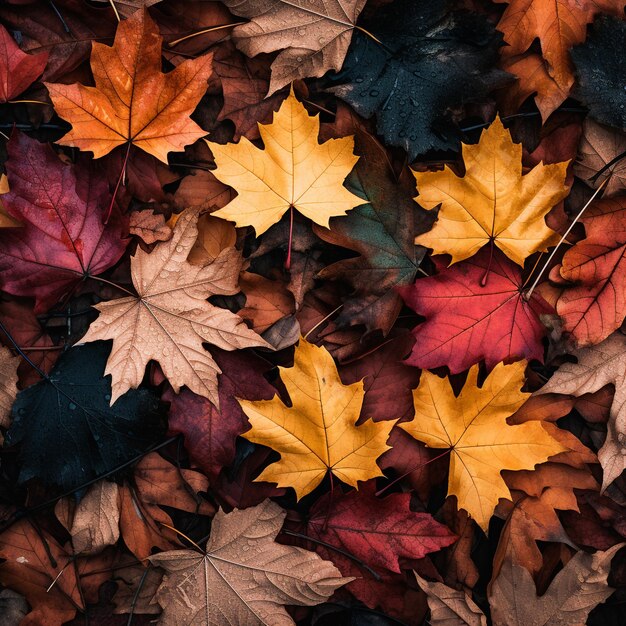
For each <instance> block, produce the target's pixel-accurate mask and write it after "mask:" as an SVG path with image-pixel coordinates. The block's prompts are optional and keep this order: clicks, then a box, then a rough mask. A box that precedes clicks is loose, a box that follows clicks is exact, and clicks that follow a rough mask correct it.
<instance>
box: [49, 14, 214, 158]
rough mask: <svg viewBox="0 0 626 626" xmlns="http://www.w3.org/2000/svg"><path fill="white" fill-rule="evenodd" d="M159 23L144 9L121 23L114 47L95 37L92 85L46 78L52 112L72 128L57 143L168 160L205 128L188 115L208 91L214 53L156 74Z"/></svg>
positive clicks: (158, 67) (98, 154) (98, 152)
mask: <svg viewBox="0 0 626 626" xmlns="http://www.w3.org/2000/svg"><path fill="white" fill-rule="evenodd" d="M162 39H163V38H162V37H161V36H160V35H159V30H158V27H157V25H156V24H155V23H154V21H153V20H152V18H151V17H150V14H149V13H148V12H147V11H146V10H145V9H143V10H141V11H137V12H136V13H134V14H133V15H132V16H131V17H129V18H128V19H126V20H123V21H122V22H120V24H119V26H118V27H117V32H116V33H115V41H114V43H113V46H112V47H111V46H107V45H105V44H101V43H97V42H93V44H92V48H91V69H92V71H93V75H94V80H95V83H96V86H95V87H89V86H86V85H81V84H79V83H75V84H73V85H63V84H57V83H45V85H46V87H47V88H48V91H49V92H50V97H51V98H52V103H53V104H54V108H55V110H56V112H57V113H58V114H59V116H60V117H62V118H63V119H64V120H67V121H68V122H69V123H70V124H71V125H72V130H70V132H69V133H67V134H66V135H65V136H64V137H63V138H62V139H61V140H60V143H63V144H65V145H67V146H74V147H76V148H79V149H80V150H90V151H91V152H93V154H94V157H95V158H99V157H101V156H104V155H105V154H108V153H109V152H110V151H111V150H113V149H114V148H115V147H117V146H121V145H128V147H129V149H130V145H131V144H132V145H134V146H138V147H139V148H141V149H142V150H145V151H146V152H147V153H148V154H151V155H153V156H155V157H156V158H157V159H160V160H161V161H163V162H164V163H167V154H168V152H171V151H179V150H182V149H183V148H184V146H186V145H188V144H191V143H193V142H194V141H196V139H199V138H200V137H202V136H203V135H206V132H205V131H204V130H202V128H200V126H198V124H196V123H195V122H194V121H193V120H192V119H191V118H190V117H189V115H190V114H191V113H193V110H194V109H195V108H196V106H197V104H198V102H200V98H202V96H203V95H204V93H205V91H206V88H207V78H208V77H209V76H210V75H211V72H212V71H213V70H212V67H213V65H212V62H213V55H212V54H205V55H204V56H201V57H198V58H197V59H188V60H185V61H183V62H182V63H181V64H180V65H178V67H176V69H174V70H172V71H171V72H168V73H167V74H163V73H162V72H161V42H162Z"/></svg>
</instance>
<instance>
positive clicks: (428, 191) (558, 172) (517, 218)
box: [414, 117, 569, 265]
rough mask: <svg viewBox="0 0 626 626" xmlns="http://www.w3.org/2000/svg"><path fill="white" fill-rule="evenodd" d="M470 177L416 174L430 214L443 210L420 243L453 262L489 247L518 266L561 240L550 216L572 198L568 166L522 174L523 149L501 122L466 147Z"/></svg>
mask: <svg viewBox="0 0 626 626" xmlns="http://www.w3.org/2000/svg"><path fill="white" fill-rule="evenodd" d="M462 152H463V162H464V164H465V175H464V176H457V175H456V174H455V173H454V172H453V171H452V169H450V167H448V166H445V168H444V170H443V171H440V172H414V174H415V179H416V180H417V190H418V193H419V196H418V197H417V198H416V199H415V200H416V201H417V202H418V203H419V204H420V206H422V207H424V208H425V209H433V208H435V207H436V206H439V205H441V209H440V210H439V213H438V215H437V221H436V222H435V225H434V227H433V229H432V230H431V231H430V232H428V233H425V234H423V235H419V236H418V237H416V238H415V243H419V244H421V245H423V246H427V247H428V248H432V249H433V253H434V254H449V255H450V256H451V257H452V261H451V264H452V263H457V262H458V261H463V260H464V259H467V258H469V257H471V256H473V255H474V254H476V252H478V250H480V248H482V247H483V246H484V245H486V244H488V243H489V244H491V245H496V246H497V247H498V248H500V249H501V250H502V251H503V252H504V253H505V254H506V255H507V256H508V257H509V258H510V259H512V260H513V261H515V263H517V264H518V265H523V264H524V260H525V259H526V258H527V257H528V256H530V255H531V254H533V253H534V252H545V251H546V250H547V249H548V246H550V245H553V244H555V243H556V240H558V235H557V233H555V232H554V231H553V230H552V229H551V228H549V227H548V226H547V225H546V223H545V220H544V217H545V215H546V214H547V213H548V211H550V209H551V208H552V207H553V206H555V205H556V204H557V203H558V202H560V201H561V200H563V198H565V196H566V195H567V194H568V191H569V186H568V185H566V184H565V176H566V170H567V163H555V164H552V165H543V164H542V163H540V164H538V165H536V166H535V167H534V168H533V169H532V170H531V171H530V172H528V173H527V174H525V175H522V146H521V144H516V143H513V140H512V138H511V133H510V132H509V131H508V130H507V129H506V128H504V126H503V125H502V122H501V121H500V118H499V117H496V119H495V120H494V121H493V123H492V124H491V125H490V126H489V127H488V128H487V129H485V130H484V131H483V132H482V134H481V136H480V141H479V142H478V144H475V145H468V144H463V148H462Z"/></svg>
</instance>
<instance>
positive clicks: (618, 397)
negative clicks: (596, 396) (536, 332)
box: [536, 332, 626, 490]
mask: <svg viewBox="0 0 626 626" xmlns="http://www.w3.org/2000/svg"><path fill="white" fill-rule="evenodd" d="M572 356H574V357H575V358H576V359H577V360H578V362H577V363H564V364H563V365H561V367H560V368H559V369H558V370H557V371H556V372H555V373H554V375H553V376H552V378H550V380H549V381H548V382H547V383H546V384H545V385H544V386H543V387H542V388H541V389H540V390H539V391H537V392H536V394H537V395H541V394H545V393H567V394H572V395H573V396H576V397H579V396H582V395H584V394H586V393H593V392H595V391H598V390H600V389H602V387H604V386H605V385H610V384H613V385H614V386H615V394H614V396H613V401H612V403H611V411H610V419H609V423H608V425H607V435H606V440H605V441H604V443H603V444H602V447H601V448H600V450H599V451H598V459H599V461H600V464H601V465H602V469H603V471H604V476H603V479H602V490H605V489H606V488H607V487H608V486H609V485H610V484H611V483H612V482H613V481H614V480H615V479H616V478H618V477H619V476H620V474H621V473H622V472H623V471H624V470H625V469H626V455H624V454H623V452H624V450H625V449H626V445H625V444H626V337H624V335H622V334H621V333H619V332H616V333H613V334H612V335H611V336H610V337H608V338H607V339H605V340H604V341H603V342H601V343H599V344H598V345H594V346H588V347H586V348H581V349H580V350H575V351H574V352H573V353H572Z"/></svg>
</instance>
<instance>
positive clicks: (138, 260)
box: [83, 211, 270, 406]
mask: <svg viewBox="0 0 626 626" xmlns="http://www.w3.org/2000/svg"><path fill="white" fill-rule="evenodd" d="M197 221H198V213H197V212H196V211H187V212H186V213H184V214H183V215H182V217H180V218H179V219H178V221H177V222H176V227H175V228H174V232H173V234H172V238H171V239H170V240H169V241H167V242H163V243H158V244H157V245H156V246H155V248H154V250H153V251H152V252H151V253H150V254H148V253H146V252H144V251H143V250H137V252H136V254H135V256H134V257H133V258H132V260H131V274H132V279H133V284H134V286H135V289H136V290H137V294H138V295H137V296H134V295H130V296H129V297H127V298H121V299H119V300H112V301H110V302H103V303H101V304H98V305H97V306H96V308H97V309H98V311H100V317H99V318H98V319H97V320H96V321H95V322H93V323H92V324H91V327H90V328H89V331H88V332H87V334H86V335H85V337H84V338H83V341H84V342H88V341H100V340H107V339H112V340H113V348H112V350H111V355H110V356H109V360H108V361H107V367H106V371H105V374H111V376H112V385H111V391H112V393H111V403H113V402H115V400H116V399H117V398H119V396H121V395H122V394H123V393H125V392H126V391H128V390H129V389H131V388H132V389H135V388H137V387H138V386H139V384H140V383H141V381H142V379H143V375H144V370H145V367H146V365H147V364H148V362H149V361H150V360H151V359H154V360H155V361H158V362H159V363H160V365H161V368H162V369H163V373H164V374H165V376H166V377H167V378H168V380H169V381H170V384H171V385H172V387H173V388H174V390H175V391H176V392H177V393H178V391H179V390H180V388H181V386H183V385H187V387H189V389H191V390H192V391H193V392H195V393H197V394H199V395H201V396H204V397H205V398H208V399H209V400H210V401H211V402H213V404H215V406H218V405H219V399H218V393H217V375H218V374H219V373H220V369H219V367H218V366H217V364H216V363H215V361H214V360H213V358H212V357H211V355H210V354H209V353H208V352H207V351H206V350H205V349H204V348H203V347H202V344H203V342H206V343H210V344H213V345H216V346H218V347H220V348H222V349H223V350H236V349H238V348H251V347H255V346H263V347H270V346H269V344H268V343H267V342H265V341H264V340H263V339H261V337H259V336H258V335H257V334H256V333H255V332H253V331H252V330H250V329H249V328H248V327H247V326H246V325H245V324H244V323H243V321H242V319H241V318H240V317H239V316H237V315H235V314H234V313H231V312H230V311H228V310H227V309H220V308H218V307H216V306H214V305H212V304H209V303H208V302H207V301H206V299H207V298H208V297H209V296H211V295H232V294H235V293H237V292H238V291H239V289H238V287H237V280H238V277H239V271H240V269H241V264H242V261H241V256H240V254H239V252H238V251H237V250H236V249H235V248H227V249H226V250H224V251H222V252H221V253H220V255H219V256H218V257H217V258H216V259H215V260H214V261H213V262H212V263H210V264H208V265H205V266H197V265H192V264H191V263H189V262H188V261H187V256H188V254H189V251H190V250H191V248H192V246H193V245H194V243H195V241H196V238H197V235H198V227H197Z"/></svg>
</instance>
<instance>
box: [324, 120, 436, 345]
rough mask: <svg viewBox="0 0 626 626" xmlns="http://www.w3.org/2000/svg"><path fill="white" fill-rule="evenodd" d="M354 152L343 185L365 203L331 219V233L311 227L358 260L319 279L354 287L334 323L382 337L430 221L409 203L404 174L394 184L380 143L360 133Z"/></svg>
mask: <svg viewBox="0 0 626 626" xmlns="http://www.w3.org/2000/svg"><path fill="white" fill-rule="evenodd" d="M356 151H357V153H358V154H359V155H360V158H359V161H358V163H357V165H356V167H355V168H354V170H353V172H352V174H350V176H349V177H348V180H347V181H346V185H347V187H348V189H349V190H350V191H352V192H353V193H354V194H356V195H358V196H360V197H362V198H363V199H364V200H366V201H367V204H362V205H361V206H359V207H357V208H356V209H354V210H352V211H350V213H349V214H348V216H347V217H345V218H343V219H340V220H333V223H332V228H331V229H330V230H328V229H325V228H319V227H315V226H314V231H315V233H316V234H317V235H318V237H320V238H321V239H323V240H324V241H327V242H328V243H332V244H334V245H336V246H343V247H344V248H350V249H351V250H354V251H355V252H358V253H359V256H358V257H356V258H353V259H346V260H342V261H338V262H337V263H333V264H332V265H330V266H328V267H326V268H324V269H323V270H322V271H321V272H320V273H319V274H318V276H319V277H320V278H328V279H331V280H333V279H342V278H343V279H345V280H346V281H348V282H349V283H350V284H351V285H352V286H353V287H354V292H353V293H352V294H350V297H349V299H348V300H347V301H346V302H345V303H344V306H343V309H342V311H341V314H340V316H339V317H338V319H337V320H336V323H337V324H338V325H340V326H341V325H356V324H364V325H365V327H366V328H367V330H374V329H375V328H380V329H381V330H382V331H383V334H385V335H386V334H387V333H388V332H389V331H390V330H391V327H392V326H393V324H394V322H395V320H396V318H397V317H398V314H399V312H400V308H401V306H402V300H401V298H400V296H399V294H398V292H397V291H396V290H395V287H400V286H405V285H410V284H412V283H413V280H414V279H415V274H416V273H417V268H418V267H419V264H420V262H421V260H422V258H423V256H424V253H425V250H424V249H423V248H416V246H415V244H414V242H413V240H414V237H415V234H416V233H417V232H420V231H421V232H424V231H426V230H427V229H428V228H430V227H431V225H432V221H431V219H430V218H431V216H430V215H428V214H427V213H426V212H425V211H421V210H419V208H418V207H416V206H415V203H414V202H413V200H412V196H413V195H414V192H415V187H414V183H413V181H412V180H411V181H409V180H408V177H405V176H402V177H401V178H400V180H397V179H396V178H395V176H394V174H393V172H392V171H390V167H389V161H388V156H387V153H386V151H385V148H384V147H383V146H382V145H381V144H379V143H378V142H377V141H376V140H375V139H374V138H373V137H372V136H371V135H367V134H365V133H363V132H358V133H357V135H356ZM405 173H406V170H405V171H403V174H405Z"/></svg>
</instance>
